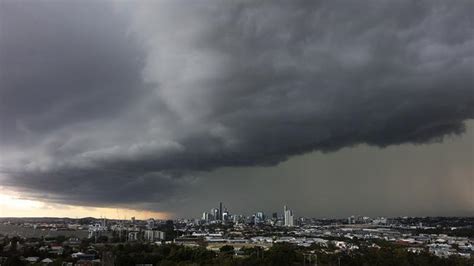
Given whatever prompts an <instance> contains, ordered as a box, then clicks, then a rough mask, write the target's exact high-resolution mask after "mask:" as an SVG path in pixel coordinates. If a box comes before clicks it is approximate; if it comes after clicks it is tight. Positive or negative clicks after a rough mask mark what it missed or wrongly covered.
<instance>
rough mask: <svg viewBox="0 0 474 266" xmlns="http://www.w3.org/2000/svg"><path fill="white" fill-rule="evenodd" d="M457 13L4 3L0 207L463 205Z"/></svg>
mask: <svg viewBox="0 0 474 266" xmlns="http://www.w3.org/2000/svg"><path fill="white" fill-rule="evenodd" d="M186 3H187V2H186ZM472 13H474V4H473V3H472V2H470V1H463V0H459V1H453V2H450V3H446V2H442V1H399V2H393V1H388V0H387V1H385V0H382V1H365V2H362V3H355V2H349V1H347V2H345V1H324V0H323V1H314V2H304V1H289V2H272V1H259V2H255V3H253V2H245V1H242V2H240V1H232V2H217V1H203V2H199V3H194V2H193V3H192V4H185V1H180V0H178V1H166V0H164V1H145V2H139V3H135V4H132V3H131V2H119V1H100V2H96V1H89V0H86V1H80V2H70V1H55V2H50V1H29V0H28V1H24V2H23V1H21V2H18V1H13V0H6V1H1V2H0V217H11V216H30V217H43V216H70V217H77V216H82V215H83V216H84V217H86V216H94V217H102V216H108V217H111V218H112V217H116V218H121V217H123V216H128V217H131V216H135V217H142V218H143V219H146V218H148V217H156V218H163V219H167V218H176V217H201V215H202V210H208V207H207V206H214V205H213V204H215V203H216V202H223V203H224V204H225V205H228V206H232V211H233V212H235V213H245V212H249V213H255V212H257V211H261V212H265V213H271V212H273V211H276V210H279V212H280V211H281V210H282V206H283V205H288V206H291V210H292V211H294V213H295V214H297V216H307V217H320V218H322V217H348V216H350V215H353V214H354V215H357V214H361V215H368V216H387V217H397V216H473V215H474V75H473V69H474V58H473V55H474V35H473V34H472ZM214 208H217V209H218V210H219V214H220V215H221V217H220V218H221V219H223V217H222V215H223V209H222V208H223V207H222V206H217V207H216V206H214ZM288 215H289V214H288ZM147 216H148V217H147Z"/></svg>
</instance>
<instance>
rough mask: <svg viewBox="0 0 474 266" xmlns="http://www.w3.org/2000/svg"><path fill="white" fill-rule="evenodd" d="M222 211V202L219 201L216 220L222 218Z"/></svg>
mask: <svg viewBox="0 0 474 266" xmlns="http://www.w3.org/2000/svg"><path fill="white" fill-rule="evenodd" d="M223 217H224V213H223V212H222V202H219V219H218V220H221V221H222V220H224V219H223Z"/></svg>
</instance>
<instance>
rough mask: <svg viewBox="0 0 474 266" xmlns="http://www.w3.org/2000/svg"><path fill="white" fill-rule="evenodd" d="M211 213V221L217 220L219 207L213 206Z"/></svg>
mask: <svg viewBox="0 0 474 266" xmlns="http://www.w3.org/2000/svg"><path fill="white" fill-rule="evenodd" d="M211 214H212V220H213V221H216V220H219V216H220V214H219V209H217V208H213V209H212V210H211Z"/></svg>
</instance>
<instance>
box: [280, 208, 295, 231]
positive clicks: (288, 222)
mask: <svg viewBox="0 0 474 266" xmlns="http://www.w3.org/2000/svg"><path fill="white" fill-rule="evenodd" d="M283 216H284V217H285V226H293V225H294V218H293V212H292V211H291V210H290V209H288V208H287V207H286V205H285V206H284V207H283Z"/></svg>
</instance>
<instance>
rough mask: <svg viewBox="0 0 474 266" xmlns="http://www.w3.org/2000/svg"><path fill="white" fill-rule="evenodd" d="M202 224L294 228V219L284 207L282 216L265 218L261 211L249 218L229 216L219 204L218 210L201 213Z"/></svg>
mask: <svg viewBox="0 0 474 266" xmlns="http://www.w3.org/2000/svg"><path fill="white" fill-rule="evenodd" d="M201 223H202V224H226V223H233V224H249V223H250V224H270V225H275V226H288V227H292V226H295V217H294V215H293V211H292V210H291V209H289V208H288V207H287V206H286V205H285V206H284V207H283V213H282V215H280V216H279V215H278V213H277V212H274V213H273V214H272V215H271V216H270V217H267V216H266V215H265V213H264V212H263V211H258V212H256V213H254V214H253V215H251V216H247V217H246V216H243V215H239V214H231V213H230V212H229V210H228V209H227V208H226V207H224V206H223V204H222V202H220V203H219V206H218V208H212V209H211V210H210V212H203V213H202V216H201Z"/></svg>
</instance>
